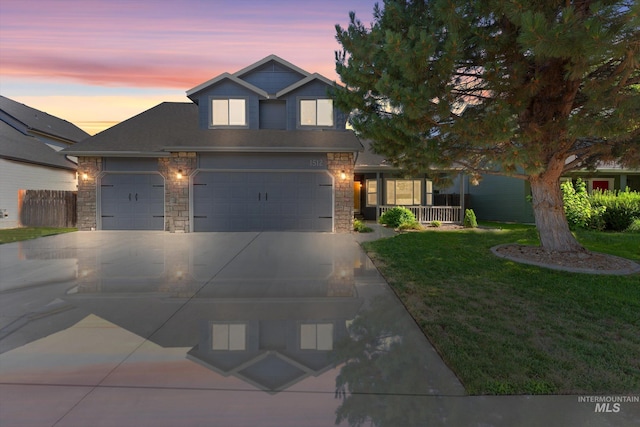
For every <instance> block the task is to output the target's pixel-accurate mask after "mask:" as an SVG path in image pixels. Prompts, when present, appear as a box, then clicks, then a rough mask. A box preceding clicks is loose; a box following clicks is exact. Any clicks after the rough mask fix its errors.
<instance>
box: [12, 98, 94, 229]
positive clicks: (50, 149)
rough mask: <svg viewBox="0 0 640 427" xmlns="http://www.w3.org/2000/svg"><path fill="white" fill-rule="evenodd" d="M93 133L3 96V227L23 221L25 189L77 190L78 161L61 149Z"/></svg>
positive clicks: (17, 224)
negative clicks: (22, 211) (22, 195)
mask: <svg viewBox="0 0 640 427" xmlns="http://www.w3.org/2000/svg"><path fill="white" fill-rule="evenodd" d="M89 136H90V135H89V134H88V133H86V132H84V131H83V130H81V129H80V128H78V127H77V126H75V125H74V124H72V123H69V122H67V121H65V120H62V119H60V118H58V117H54V116H52V115H50V114H47V113H44V112H42V111H39V110H36V109H34V108H31V107H28V106H26V105H24V104H21V103H19V102H16V101H13V100H11V99H9V98H6V97H4V96H0V229H2V228H14V227H19V226H20V225H21V224H20V197H21V194H23V193H24V192H23V191H22V190H62V191H76V190H77V177H76V169H77V165H76V163H75V162H73V161H71V160H69V159H68V158H67V157H66V156H64V155H63V154H61V153H58V151H59V150H62V149H63V148H66V147H69V146H70V145H72V144H74V143H76V142H78V141H81V140H83V139H85V138H88V137H89ZM74 160H75V159H74Z"/></svg>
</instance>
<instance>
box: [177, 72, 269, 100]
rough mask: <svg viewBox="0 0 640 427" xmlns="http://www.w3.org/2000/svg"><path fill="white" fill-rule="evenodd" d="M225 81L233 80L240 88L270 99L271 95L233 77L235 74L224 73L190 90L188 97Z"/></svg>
mask: <svg viewBox="0 0 640 427" xmlns="http://www.w3.org/2000/svg"><path fill="white" fill-rule="evenodd" d="M223 80H231V81H232V82H234V83H236V84H239V85H240V86H243V87H245V88H247V89H249V90H250V91H252V92H255V93H257V94H258V95H260V96H264V97H265V98H268V97H269V94H268V93H267V92H266V91H264V90H262V89H260V88H259V87H256V86H254V85H252V84H251V83H248V82H246V81H244V80H242V79H240V78H238V77H237V76H235V75H233V74H229V73H222V74H220V75H219V76H218V77H214V78H212V79H211V80H209V81H206V82H204V83H202V84H199V85H198V86H196V87H194V88H193V89H190V90H188V91H187V96H188V97H189V98H190V97H191V96H192V95H194V94H196V93H198V92H200V91H201V90H204V89H206V88H208V87H210V86H213V85H215V84H216V83H219V82H221V81H223Z"/></svg>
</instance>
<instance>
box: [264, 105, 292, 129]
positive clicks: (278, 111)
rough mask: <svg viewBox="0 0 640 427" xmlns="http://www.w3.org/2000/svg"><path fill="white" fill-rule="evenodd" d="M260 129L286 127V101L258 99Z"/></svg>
mask: <svg viewBox="0 0 640 427" xmlns="http://www.w3.org/2000/svg"><path fill="white" fill-rule="evenodd" d="M259 123H260V124H259V126H260V129H281V130H286V129H287V101H275V100H274V101H272V100H262V101H260V118H259Z"/></svg>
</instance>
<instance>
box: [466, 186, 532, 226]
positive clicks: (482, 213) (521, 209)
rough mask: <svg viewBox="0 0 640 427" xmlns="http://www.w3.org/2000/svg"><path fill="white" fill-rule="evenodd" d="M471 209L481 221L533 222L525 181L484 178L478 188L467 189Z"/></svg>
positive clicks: (528, 189) (527, 187) (469, 187)
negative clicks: (469, 195)
mask: <svg viewBox="0 0 640 427" xmlns="http://www.w3.org/2000/svg"><path fill="white" fill-rule="evenodd" d="M467 188H468V192H469V193H470V194H471V207H472V208H473V210H474V212H475V213H476V216H477V218H478V219H480V220H486V221H504V222H521V223H532V222H534V221H535V220H534V217H533V208H532V206H531V202H529V201H528V200H527V196H528V195H530V194H531V191H530V187H529V183H528V182H527V181H524V180H521V179H516V178H510V177H506V176H490V175H485V176H484V177H483V178H482V181H480V184H479V185H477V186H473V185H471V186H468V187H467Z"/></svg>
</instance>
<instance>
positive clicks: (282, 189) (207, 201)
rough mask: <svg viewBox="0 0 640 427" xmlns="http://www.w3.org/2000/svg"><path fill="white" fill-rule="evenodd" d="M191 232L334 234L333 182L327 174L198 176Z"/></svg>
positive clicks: (287, 173) (244, 173) (271, 173)
mask: <svg viewBox="0 0 640 427" xmlns="http://www.w3.org/2000/svg"><path fill="white" fill-rule="evenodd" d="M192 197H193V230H194V231H270V230H280V231H282V230H300V231H329V232H330V231H332V229H333V182H332V179H331V176H330V175H329V174H328V173H327V172H326V171H308V172H275V171H274V172H243V171H238V172H233V171H231V172H209V171H201V172H198V173H197V174H196V175H195V176H194V178H193V192H192Z"/></svg>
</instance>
